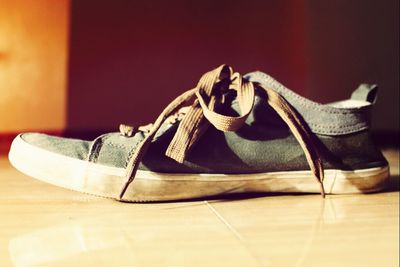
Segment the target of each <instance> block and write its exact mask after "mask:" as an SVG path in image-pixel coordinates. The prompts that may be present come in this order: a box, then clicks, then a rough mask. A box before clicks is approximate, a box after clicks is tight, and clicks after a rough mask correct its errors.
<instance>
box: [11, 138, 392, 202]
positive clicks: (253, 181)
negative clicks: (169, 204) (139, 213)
mask: <svg viewBox="0 0 400 267" xmlns="http://www.w3.org/2000/svg"><path fill="white" fill-rule="evenodd" d="M9 160H10V162H11V164H12V165H13V166H14V167H15V168H17V169H18V170H19V171H21V172H23V173H24V174H26V175H29V176H31V177H34V178H36V179H38V180H41V181H43V182H46V183H50V184H53V185H56V186H60V187H64V188H68V189H72V190H76V191H79V192H83V193H88V194H93V195H97V196H101V197H108V198H114V199H118V196H119V193H120V191H121V188H122V186H123V185H124V183H125V178H124V175H125V170H124V169H123V168H116V167H108V166H103V165H99V164H94V163H90V162H87V161H83V160H79V159H74V158H70V157H67V156H63V155H60V154H57V153H53V152H50V151H47V150H44V149H41V148H39V147H36V146H33V145H31V144H29V143H27V142H25V141H24V140H23V139H22V138H21V136H17V137H16V138H15V139H14V141H13V143H12V145H11V150H10V153H9ZM388 178H389V168H388V167H378V168H370V169H361V170H352V171H344V170H325V179H324V187H325V190H326V193H328V194H350V193H368V192H375V191H379V190H382V189H383V188H384V187H385V185H386V182H387V181H388ZM264 192H265V193H267V192H273V193H285V192H287V193H319V185H318V183H317V182H316V180H315V178H314V176H313V175H312V174H311V172H310V171H308V170H306V171H285V172H269V173H255V174H186V173H185V174H181V173H156V172H151V171H138V172H137V175H136V178H135V180H134V181H133V183H132V184H131V185H130V186H129V188H128V190H127V191H126V193H125V196H124V199H123V200H124V201H132V202H145V201H168V200H182V199H193V198H206V197H213V196H218V195H226V194H231V193H264Z"/></svg>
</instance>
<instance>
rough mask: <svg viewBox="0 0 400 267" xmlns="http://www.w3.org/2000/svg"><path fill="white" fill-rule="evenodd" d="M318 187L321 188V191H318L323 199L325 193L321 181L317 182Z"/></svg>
mask: <svg viewBox="0 0 400 267" xmlns="http://www.w3.org/2000/svg"><path fill="white" fill-rule="evenodd" d="M319 186H320V188H321V190H320V192H321V197H322V198H325V196H326V193H325V188H324V184H323V182H322V181H320V182H319Z"/></svg>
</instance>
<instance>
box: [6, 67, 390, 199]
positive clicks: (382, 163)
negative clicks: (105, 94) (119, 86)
mask: <svg viewBox="0 0 400 267" xmlns="http://www.w3.org/2000/svg"><path fill="white" fill-rule="evenodd" d="M376 95H377V87H376V86H375V85H368V84H361V85H360V86H359V87H358V88H357V89H356V90H355V91H354V92H353V94H352V95H351V98H350V99H347V100H343V101H339V102H334V103H330V104H324V105H323V104H319V103H315V102H313V101H310V100H308V99H306V98H303V97H301V96H300V95H298V94H296V93H294V92H293V91H291V90H289V89H287V88H286V87H285V86H283V85H282V84H280V83H278V82H277V81H276V80H274V79H273V78H272V77H270V76H268V75H267V74H264V73H262V72H252V73H249V74H246V75H244V76H242V75H240V74H239V73H237V72H234V71H233V70H232V68H231V67H229V66H227V65H222V66H220V67H218V68H216V69H214V70H211V71H209V72H207V73H205V74H204V75H203V76H202V77H201V78H200V80H199V82H198V84H197V86H196V87H195V88H193V89H191V90H188V91H186V92H184V93H182V94H181V95H180V96H178V97H177V98H176V99H175V100H174V101H172V102H171V103H170V104H169V105H168V106H167V107H166V108H165V109H164V110H163V111H162V113H161V114H160V116H159V117H158V118H157V120H156V121H155V122H154V123H152V124H149V125H147V126H140V127H133V126H129V125H120V129H119V132H113V133H107V134H104V135H101V136H99V137H97V138H96V139H94V140H92V141H85V140H78V139H68V138H61V137H56V136H50V135H45V134H40V133H23V134H20V135H18V136H17V137H16V138H15V139H14V141H13V143H12V146H11V150H10V153H9V159H10V162H11V163H12V164H13V165H14V166H15V167H16V168H17V169H18V170H20V171H21V172H23V173H25V174H27V175H29V176H32V177H34V178H36V179H39V180H42V181H44V182H47V183H51V184H54V185H56V186H60V187H64V188H68V189H73V190H76V191H80V192H83V193H89V194H94V195H98V196H102V197H109V198H114V199H117V200H120V201H129V202H146V201H172V200H182V199H193V198H197V199H198V198H210V197H221V196H222V195H227V194H235V193H250V192H251V193H264V192H281V193H320V194H321V195H322V196H325V194H342V193H360V192H361V193H364V192H374V191H378V190H381V189H383V188H384V186H385V184H386V182H387V180H388V177H389V168H388V163H387V161H386V160H385V158H384V157H383V156H382V153H381V152H380V150H379V149H378V148H377V147H376V146H375V145H374V144H373V142H372V140H371V135H370V132H369V130H368V128H369V121H370V116H371V108H372V106H373V104H374V102H375V99H376Z"/></svg>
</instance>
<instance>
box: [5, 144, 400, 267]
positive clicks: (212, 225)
mask: <svg viewBox="0 0 400 267" xmlns="http://www.w3.org/2000/svg"><path fill="white" fill-rule="evenodd" d="M386 155H387V156H388V157H389V158H390V160H391V165H392V166H391V168H392V177H391V186H390V188H389V189H388V190H387V191H386V192H383V193H379V194H368V195H342V196H339V195H338V196H328V197H327V198H326V199H322V198H321V197H320V196H318V195H300V196H287V195H286V196H263V197H253V198H243V199H238V198H236V199H226V200H210V201H194V202H179V203H163V204H126V203H119V202H115V201H112V200H108V199H102V198H98V197H94V196H89V195H84V194H80V193H77V192H73V191H68V190H64V189H61V188H57V187H54V186H51V185H47V184H44V183H42V182H39V181H36V180H34V179H31V178H29V177H27V176H24V175H23V174H20V173H19V172H17V171H15V170H14V169H13V168H12V167H11V166H10V165H9V163H8V161H7V159H6V157H1V158H0V184H1V186H0V266H2V267H6V266H57V267H58V266H74V267H75V266H96V267H97V266H159V267H162V266H177V267H179V266H198V267H208V266H229V267H231V266H232V267H233V266H241V267H247V266H248V267H251V266H325V267H327V266H363V267H365V266H382V267H383V266H385V267H386V266H398V264H399V252H398V250H399V176H398V174H399V156H398V151H393V150H392V151H386Z"/></svg>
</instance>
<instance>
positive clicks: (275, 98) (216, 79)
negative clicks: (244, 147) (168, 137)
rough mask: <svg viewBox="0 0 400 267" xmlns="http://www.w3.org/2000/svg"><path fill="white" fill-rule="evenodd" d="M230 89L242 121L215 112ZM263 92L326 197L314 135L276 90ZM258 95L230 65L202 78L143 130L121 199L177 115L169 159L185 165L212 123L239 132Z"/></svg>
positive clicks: (123, 129) (123, 127) (124, 128)
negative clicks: (150, 148) (156, 137)
mask: <svg viewBox="0 0 400 267" xmlns="http://www.w3.org/2000/svg"><path fill="white" fill-rule="evenodd" d="M224 83H225V84H224ZM226 83H227V84H226ZM224 85H225V86H224ZM227 88H228V89H232V90H235V91H236V93H237V101H238V103H239V108H240V116H238V117H230V116H226V115H222V114H219V113H217V112H216V111H215V107H216V104H218V103H222V102H223V101H224V94H223V93H224V90H227ZM261 88H263V89H264V90H265V92H266V94H267V101H268V104H269V105H270V106H271V107H272V108H273V109H274V110H275V111H276V112H277V113H278V115H279V116H280V117H281V118H282V120H283V121H285V123H286V124H287V125H288V126H289V129H290V130H291V132H292V133H293V135H294V136H295V138H296V139H297V141H298V142H299V144H300V146H301V148H302V149H303V151H304V154H305V156H306V159H307V162H308V164H309V166H310V169H311V171H312V173H313V175H314V176H315V178H316V180H317V181H318V183H319V184H320V191H321V196H322V197H325V190H324V186H323V179H324V170H323V166H322V162H321V159H320V157H319V155H318V151H317V149H316V147H315V145H314V143H313V140H312V133H311V132H310V130H308V128H306V127H305V126H304V125H303V123H302V120H301V119H300V118H299V116H298V115H297V112H296V111H295V110H294V109H293V108H292V107H291V105H290V104H289V103H288V102H287V101H286V100H285V99H284V98H283V97H282V96H281V95H279V94H278V93H277V92H275V91H274V90H272V89H269V88H264V87H261ZM254 95H255V90H254V84H253V83H252V82H249V81H246V80H243V79H242V76H241V75H240V74H239V73H237V72H235V73H234V72H233V70H232V68H231V67H229V66H227V65H221V66H220V67H218V68H216V69H214V70H212V71H210V72H207V73H205V74H204V75H203V76H202V77H201V78H200V81H199V82H198V84H197V86H196V87H195V88H193V89H191V90H188V91H186V92H184V93H183V94H181V95H180V96H178V97H177V98H175V100H173V101H172V102H171V103H170V104H169V105H168V106H167V107H166V108H165V109H164V110H163V111H162V112H161V114H160V115H159V116H158V118H157V120H156V121H155V122H154V123H153V124H149V125H146V126H142V127H139V130H142V131H145V132H146V134H145V138H144V139H143V140H142V142H141V143H140V144H139V145H138V147H137V148H136V150H135V153H134V154H133V155H132V157H131V158H130V160H129V162H128V165H127V167H126V170H127V172H126V182H125V184H124V186H123V188H122V191H121V193H120V196H119V197H120V199H121V200H122V198H123V196H124V194H125V192H126V190H127V189H128V187H129V185H130V184H131V183H132V181H133V180H134V178H135V174H136V172H137V169H138V167H139V163H140V161H141V160H142V158H143V156H144V155H145V153H146V151H147V148H148V146H149V144H150V143H151V141H152V139H153V137H154V135H155V134H156V132H157V131H158V129H159V128H160V127H161V125H162V124H163V123H164V122H165V121H166V120H168V119H171V117H174V116H176V114H180V116H183V118H182V120H181V122H180V124H179V126H178V129H177V131H176V133H175V135H174V137H173V139H172V141H171V142H170V144H169V146H168V148H167V150H166V152H165V154H166V156H168V157H170V158H172V159H174V160H176V161H177V162H180V163H183V161H184V160H185V158H186V155H187V154H188V152H189V151H190V149H191V148H192V147H193V145H194V144H195V143H196V141H197V140H198V139H199V138H200V136H201V135H202V133H204V131H205V130H206V129H207V127H208V126H209V125H210V123H211V124H212V125H213V126H214V127H215V128H217V129H218V130H220V131H224V132H226V131H236V130H237V129H239V128H240V127H241V126H242V125H243V124H244V123H245V121H246V118H247V117H248V115H249V114H250V112H251V111H252V109H253V103H254ZM190 103H192V105H191V106H190V107H185V109H186V110H185V111H184V112H183V113H182V112H181V113H179V112H178V110H179V109H180V108H182V107H183V106H184V105H189V104H190ZM182 114H184V115H182ZM175 118H176V117H175ZM120 131H121V133H122V134H124V135H127V136H130V135H132V134H133V131H134V130H133V127H131V126H126V125H121V126H120Z"/></svg>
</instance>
